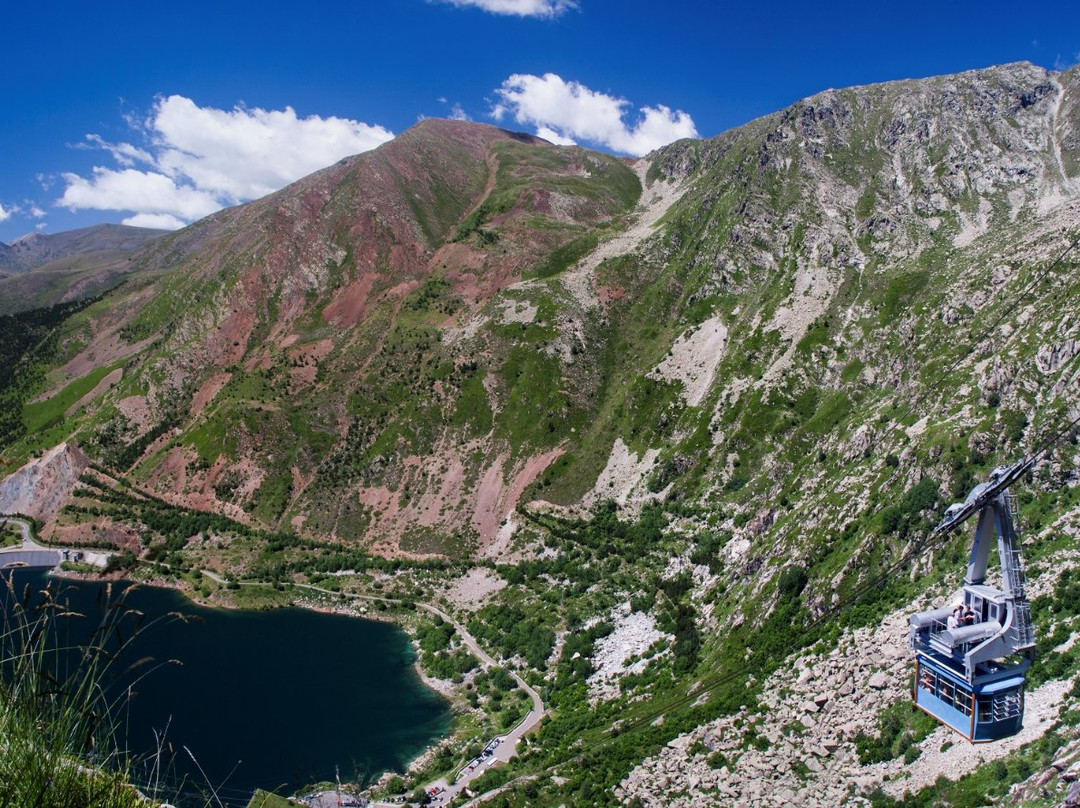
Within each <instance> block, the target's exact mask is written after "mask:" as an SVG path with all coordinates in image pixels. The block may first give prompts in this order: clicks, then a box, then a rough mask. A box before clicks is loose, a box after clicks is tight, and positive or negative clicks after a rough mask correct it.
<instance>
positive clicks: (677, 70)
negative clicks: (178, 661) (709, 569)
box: [0, 0, 1080, 242]
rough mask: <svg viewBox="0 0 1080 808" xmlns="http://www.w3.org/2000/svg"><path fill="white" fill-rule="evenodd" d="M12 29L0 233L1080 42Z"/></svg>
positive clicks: (1027, 23)
mask: <svg viewBox="0 0 1080 808" xmlns="http://www.w3.org/2000/svg"><path fill="white" fill-rule="evenodd" d="M973 8H977V9H978V10H977V11H972V10H970V9H973ZM3 29H4V35H3V42H4V47H3V50H2V51H0V53H2V55H3V59H2V60H0V82H2V84H0V86H2V87H3V90H2V104H3V110H4V112H3V115H2V117H0V155H2V158H0V241H4V242H10V241H11V240H12V239H14V238H15V237H17V236H19V235H21V234H23V233H27V232H30V231H33V230H35V229H39V230H42V231H44V232H59V231H61V230H66V229H70V228H73V227H82V226H87V225H90V224H96V223H100V222H121V221H127V222H131V223H136V224H162V225H168V226H172V227H175V226H179V225H181V224H184V223H186V222H190V221H192V220H194V219H196V218H198V217H200V216H202V215H205V214H206V213H209V212H211V211H212V210H213V209H216V208H217V207H221V206H223V205H228V204H234V203H236V202H239V201H243V200H246V199H249V198H253V197H254V196H258V195H260V194H262V193H265V192H266V191H268V190H271V189H273V188H276V187H280V186H281V185H282V184H284V183H286V182H288V181H291V180H292V179H296V178H298V177H299V176H302V175H303V174H306V173H308V172H310V171H312V170H315V169H316V168H319V167H321V166H322V165H327V164H330V163H332V162H334V161H336V160H337V159H339V158H340V157H341V156H343V155H344V154H349V153H355V152H357V151H361V150H363V149H366V148H371V147H373V146H375V145H377V144H378V143H380V142H383V141H384V140H385V139H387V138H389V137H392V136H393V135H394V134H397V133H400V132H402V131H404V130H405V129H407V128H408V127H409V126H411V125H412V124H414V123H415V122H416V121H417V120H419V119H420V118H422V117H451V116H462V117H468V118H469V119H471V120H474V121H479V122H487V123H499V124H500V125H502V126H506V127H507V128H513V129H521V130H525V131H529V132H539V133H542V134H544V135H545V136H547V137H549V138H551V139H554V140H557V141H561V142H569V141H574V142H578V143H581V144H582V145H587V146H592V147H598V148H601V149H605V150H607V151H613V152H616V153H623V154H636V153H642V152H644V151H647V150H649V149H650V148H653V147H655V146H656V145H660V144H661V143H663V142H666V141H668V140H671V139H674V138H676V137H680V136H686V135H694V134H696V135H697V136H700V137H711V136H713V135H716V134H719V133H720V132H722V131H724V130H726V129H728V128H730V127H733V126H738V125H739V124H741V123H745V122H746V121H748V120H751V119H753V118H755V117H758V116H760V115H764V114H767V113H769V112H772V111H774V110H776V109H780V108H782V107H784V106H786V105H788V104H790V103H792V102H794V101H797V100H798V99H800V98H803V97H805V96H807V95H812V94H813V93H815V92H818V91H820V90H824V89H826V88H829V87H845V86H850V85H854V84H868V83H872V82H880V81H888V80H892V79H902V78H913V77H922V76H929V75H936V74H942V73H951V72H957V71H961V70H968V69H972V68H978V67H986V66H989V65H993V64H1001V63H1005V62H1010V61H1017V60H1028V61H1031V62H1034V63H1036V64H1038V65H1041V66H1043V67H1047V68H1050V69H1061V68H1065V67H1071V66H1072V65H1074V64H1076V63H1077V61H1078V60H1080V3H1077V2H1075V0H1070V2H1064V1H1062V2H1031V3H1027V4H1021V3H1001V2H993V0H991V1H990V2H983V3H981V4H978V6H975V5H974V4H966V3H965V4H961V3H958V2H950V0H944V1H943V0H935V1H934V2H924V0H917V1H916V2H908V3H904V4H870V3H866V2H858V3H855V2H836V3H828V4H811V3H805V2H788V0H774V1H773V2H771V3H753V4H750V3H729V2H720V1H718V0H717V1H714V2H704V1H702V2H692V1H691V0H665V1H664V2H646V1H645V0H573V1H572V0H352V1H351V2H349V3H338V2H320V1H319V0H309V2H307V3H290V4H283V3H277V2H274V1H273V0H264V1H263V2H259V3H253V2H247V0H230V2H228V3H222V2H221V0H213V2H207V1H206V0H194V2H188V3H185V4H182V5H177V6H171V5H167V4H150V3H145V2H139V3H135V2H109V0H106V2H104V3H100V4H94V3H86V2H79V3H74V2H52V3H49V2H46V3H45V4H42V5H37V4H34V5H31V4H29V3H26V2H19V0H16V2H15V3H12V4H9V6H8V8H7V9H6V11H5V14H4V25H3Z"/></svg>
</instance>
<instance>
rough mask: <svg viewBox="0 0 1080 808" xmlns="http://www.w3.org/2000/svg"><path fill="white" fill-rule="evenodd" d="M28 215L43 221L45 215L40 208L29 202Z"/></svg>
mask: <svg viewBox="0 0 1080 808" xmlns="http://www.w3.org/2000/svg"><path fill="white" fill-rule="evenodd" d="M30 215H31V216H33V217H34V218H35V219H43V218H45V216H46V215H47V214H46V213H45V211H43V210H42V209H41V208H39V207H38V206H37V205H35V204H34V203H32V202H31V203H30Z"/></svg>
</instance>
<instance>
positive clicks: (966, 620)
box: [960, 605, 975, 626]
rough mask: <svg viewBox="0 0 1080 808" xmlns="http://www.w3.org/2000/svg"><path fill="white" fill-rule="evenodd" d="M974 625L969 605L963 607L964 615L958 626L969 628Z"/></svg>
mask: <svg viewBox="0 0 1080 808" xmlns="http://www.w3.org/2000/svg"><path fill="white" fill-rule="evenodd" d="M974 623H975V612H974V611H973V610H972V608H971V606H970V605H968V606H965V607H964V614H963V616H962V617H961V618H960V625H962V626H970V625H972V624H974Z"/></svg>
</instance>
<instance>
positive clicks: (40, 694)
mask: <svg viewBox="0 0 1080 808" xmlns="http://www.w3.org/2000/svg"><path fill="white" fill-rule="evenodd" d="M103 591H104V594H105V601H106V603H104V604H103V606H104V608H103V609H102V610H101V613H102V615H103V616H102V617H101V619H100V621H99V623H98V624H97V625H96V626H95V628H94V629H93V631H92V632H90V636H89V640H87V641H85V642H82V643H74V642H73V643H70V644H69V643H68V641H67V639H66V638H68V637H69V636H72V635H74V636H80V635H81V636H85V635H86V632H85V630H83V631H82V632H76V631H69V630H68V625H67V624H68V622H69V621H73V620H88V618H87V617H85V616H84V615H81V614H78V613H76V612H73V611H71V610H70V609H68V608H67V607H66V606H65V604H64V602H63V595H62V590H61V587H60V585H59V584H58V583H56V582H51V583H50V584H49V585H48V586H46V587H45V588H44V589H42V590H40V591H31V590H30V589H29V587H26V588H24V589H23V590H22V591H21V592H20V591H17V588H16V586H15V585H14V584H13V582H12V576H11V575H3V576H0V613H2V614H3V622H2V623H0V808H136V807H138V808H145V806H147V805H157V804H158V803H157V802H156V801H154V802H151V801H150V800H149V799H148V798H147V797H146V796H144V795H143V794H141V793H140V792H139V791H138V790H137V789H136V788H135V787H134V786H132V785H131V783H132V774H133V765H134V761H133V759H132V758H131V756H130V755H129V754H128V753H127V752H126V751H125V750H124V749H123V746H122V745H121V744H120V743H119V742H118V739H117V736H116V728H117V727H118V726H120V723H119V718H120V715H121V714H122V713H123V711H124V709H125V707H126V702H127V693H128V692H129V691H128V689H127V688H117V687H113V683H114V681H116V680H117V679H118V677H121V676H122V675H123V674H124V673H125V672H124V671H121V670H119V666H120V664H121V663H120V659H121V655H122V654H123V652H124V651H125V650H128V648H129V647H130V645H131V644H132V643H133V642H135V641H136V640H137V638H138V635H139V633H140V632H141V631H143V630H145V628H146V626H145V625H144V623H145V622H146V621H145V620H144V616H143V615H142V613H141V612H138V611H137V610H135V609H132V608H130V607H129V606H127V605H126V604H125V603H124V600H123V596H121V597H119V598H117V599H116V600H112V591H111V587H107V588H106V589H105V590H103ZM145 662H146V660H145V659H144V660H139V662H137V663H136V666H142V667H147V666H146V665H145ZM133 667H135V666H133ZM148 667H149V668H150V669H152V668H153V667H154V666H153V665H150V666H148ZM139 673H140V674H141V675H140V677H139V678H141V676H145V675H147V674H146V673H144V672H142V671H139ZM117 691H119V695H110V693H116V692H117Z"/></svg>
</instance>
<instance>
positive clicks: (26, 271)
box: [0, 224, 168, 314]
mask: <svg viewBox="0 0 1080 808" xmlns="http://www.w3.org/2000/svg"><path fill="white" fill-rule="evenodd" d="M167 232H168V231H165V230H151V229H147V228H143V227H128V226H126V225H118V224H103V225H95V226H94V227H86V228H81V229H79V230H68V231H65V232H62V233H48V234H46V233H29V234H27V235H25V236H21V237H19V238H17V239H15V241H13V242H12V243H11V244H10V245H7V244H0V314H6V313H10V312H13V311H22V310H25V309H29V308H33V307H36V306H47V305H52V304H53V303H57V302H61V301H66V300H71V299H75V298H78V297H85V296H88V295H94V294H96V293H98V292H100V291H102V290H103V289H106V288H108V287H109V286H112V285H113V284H115V282H116V280H117V279H118V278H119V277H120V276H122V275H123V274H125V273H126V272H127V271H128V270H129V269H130V265H129V263H130V262H129V259H130V258H131V257H132V256H133V255H134V254H136V253H137V252H138V251H139V250H140V249H142V248H144V247H146V246H147V245H149V244H152V243H153V242H154V241H155V240H157V239H159V238H161V237H162V236H163V235H165V234H166V233H167Z"/></svg>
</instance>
